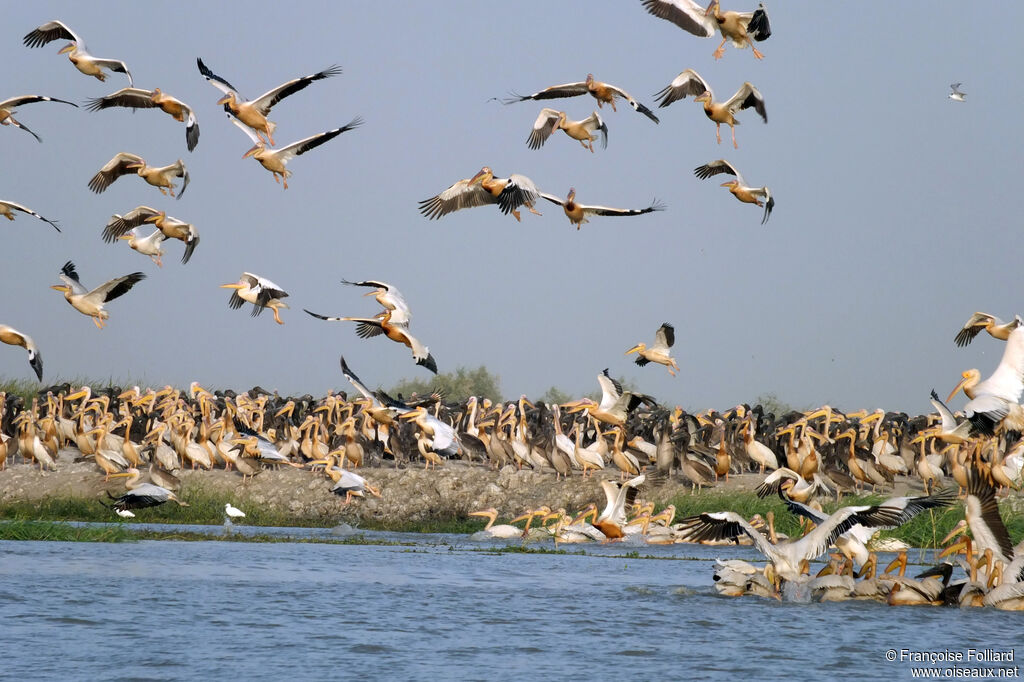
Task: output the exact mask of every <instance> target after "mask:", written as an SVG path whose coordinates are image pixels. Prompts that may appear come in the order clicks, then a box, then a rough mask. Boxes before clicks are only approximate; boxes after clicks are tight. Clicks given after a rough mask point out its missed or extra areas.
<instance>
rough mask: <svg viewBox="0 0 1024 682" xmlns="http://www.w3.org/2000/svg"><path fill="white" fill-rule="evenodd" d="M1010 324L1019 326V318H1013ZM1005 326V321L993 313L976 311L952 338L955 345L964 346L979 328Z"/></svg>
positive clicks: (976, 333) (975, 334)
mask: <svg viewBox="0 0 1024 682" xmlns="http://www.w3.org/2000/svg"><path fill="white" fill-rule="evenodd" d="M1010 325H1012V328H1016V327H1019V326H1020V318H1016V319H1014V320H1013V321H1012V322H1011V323H1010ZM1006 326H1007V323H1005V322H1003V321H1002V320H1000V319H999V318H998V317H996V316H995V315H989V314H988V313H981V312H976V313H974V314H973V315H971V319H969V320H967V323H966V324H965V325H964V326H963V328H962V329H961V330H960V331H959V332H957V335H956V338H955V339H954V340H955V341H956V345H957V346H960V347H963V346H966V345H967V344H969V343H970V342H971V341H973V340H974V337H975V336H977V335H978V333H979V332H980V331H981V330H983V329H991V328H993V327H996V328H1005V327H1006ZM998 331H1005V330H1004V329H999V330H998ZM998 331H997V332H992V333H993V334H996V333H998ZM997 338H999V337H997Z"/></svg>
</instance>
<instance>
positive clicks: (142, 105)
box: [86, 88, 199, 151]
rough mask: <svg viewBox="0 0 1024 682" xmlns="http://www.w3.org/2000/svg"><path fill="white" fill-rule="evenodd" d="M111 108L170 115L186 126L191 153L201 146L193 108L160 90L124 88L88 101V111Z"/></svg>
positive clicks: (186, 137)
mask: <svg viewBox="0 0 1024 682" xmlns="http://www.w3.org/2000/svg"><path fill="white" fill-rule="evenodd" d="M110 107H128V108H129V109H152V108H154V107H155V108H157V109H160V110H162V111H163V112H164V113H167V114H170V115H171V116H172V117H173V118H174V120H175V121H178V122H180V123H184V124H185V145H186V146H187V147H188V150H189V151H192V150H193V149H195V148H196V145H197V144H199V123H198V122H196V114H195V112H194V111H192V107H190V106H189V105H187V104H185V103H184V102H182V101H181V100H180V99H178V98H176V97H172V96H171V95H168V94H167V93H165V92H161V91H160V88H153V89H152V90H142V89H139V88H122V89H120V90H118V91H117V92H115V93H111V94H109V95H107V96H106V97H93V98H91V99H89V100H88V102H87V106H86V109H88V110H89V111H100V110H101V109H109V108H110Z"/></svg>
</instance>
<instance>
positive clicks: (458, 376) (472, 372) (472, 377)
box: [388, 365, 501, 402]
mask: <svg viewBox="0 0 1024 682" xmlns="http://www.w3.org/2000/svg"><path fill="white" fill-rule="evenodd" d="M388 393H390V394H391V395H393V396H397V395H398V394H399V393H401V394H402V395H403V396H405V397H406V398H408V397H409V396H410V395H412V394H413V393H417V394H419V395H430V394H431V393H440V394H441V395H443V396H444V399H445V400H451V401H456V402H464V401H466V400H468V399H469V397H470V396H474V395H475V396H477V397H479V398H489V399H491V400H492V401H495V402H497V401H500V400H501V377H499V376H498V375H497V374H491V373H490V372H489V371H487V368H486V367H484V366H483V365H480V366H479V367H477V368H476V369H467V368H465V367H457V368H456V369H455V371H454V372H445V373H444V374H438V375H436V376H434V377H433V378H432V379H431V380H430V381H424V380H423V379H403V380H402V381H400V382H398V383H397V384H395V385H394V386H392V387H391V389H390V390H389V391H388Z"/></svg>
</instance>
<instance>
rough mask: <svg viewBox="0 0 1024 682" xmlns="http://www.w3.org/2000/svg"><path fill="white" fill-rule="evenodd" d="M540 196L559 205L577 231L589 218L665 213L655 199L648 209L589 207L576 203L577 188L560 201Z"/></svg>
mask: <svg viewBox="0 0 1024 682" xmlns="http://www.w3.org/2000/svg"><path fill="white" fill-rule="evenodd" d="M540 196H541V197H543V198H545V199H547V200H548V201H550V202H551V203H553V204H558V205H559V206H561V207H562V210H563V211H565V215H566V217H567V218H568V219H569V222H570V223H572V224H573V225H575V226H576V229H577V230H578V229H580V228H581V227H583V223H589V222H590V220H589V219H588V216H594V215H601V216H629V215H643V214H644V213H651V212H652V211H664V210H665V205H664V204H661V203H658V200H657V199H655V200H654V201H652V202H651V205H650V206H648V207H647V208H609V207H607V206H588V205H586V204H579V203H576V188H575V187H570V188H569V194H568V195H567V196H566V198H565V199H559V198H558V197H556V196H554V195H552V194H547V193H546V192H541V193H540Z"/></svg>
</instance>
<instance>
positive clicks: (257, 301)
mask: <svg viewBox="0 0 1024 682" xmlns="http://www.w3.org/2000/svg"><path fill="white" fill-rule="evenodd" d="M220 288H221V289H234V290H235V292H234V293H233V294H231V298H230V299H228V307H229V308H231V309H232V310H237V309H238V308H241V307H242V303H243V302H248V303H252V304H253V306H255V307H254V308H253V311H252V316H253V317H256V316H257V315H259V314H260V313H262V312H263V310H264V308H270V309H271V310H272V311H273V313H274V322H277V323H278V324H284V322H283V321H282V320H281V316H280V315H279V314H278V311H279V310H280V309H281V308H287V307H288V304H287V303H285V302H284V301H282V300H281V299H282V298H286V297H287V296H288V293H287V292H286V291H285V290H284V289H282V288H281V287H279V286H278V285H276V284H274V283H273V282H271V281H270V280H269V279H267V278H265V277H260V276H259V275H254V274H252V273H251V272H243V273H242V276H241V277H240V278H239V280H238V281H237V282H234V283H232V284H221V285H220Z"/></svg>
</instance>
